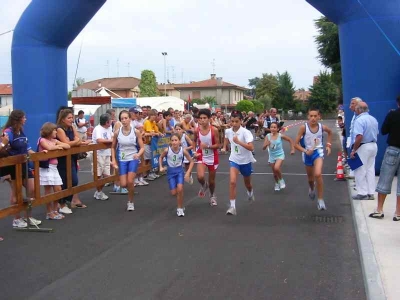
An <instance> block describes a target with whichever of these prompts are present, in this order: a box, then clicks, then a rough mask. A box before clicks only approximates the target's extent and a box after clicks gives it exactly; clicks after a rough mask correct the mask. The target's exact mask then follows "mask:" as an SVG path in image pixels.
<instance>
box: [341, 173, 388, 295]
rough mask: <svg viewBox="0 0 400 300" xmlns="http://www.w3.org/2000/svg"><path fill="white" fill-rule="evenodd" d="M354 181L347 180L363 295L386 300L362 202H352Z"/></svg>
mask: <svg viewBox="0 0 400 300" xmlns="http://www.w3.org/2000/svg"><path fill="white" fill-rule="evenodd" d="M353 184H354V180H347V187H348V190H349V198H350V203H351V211H352V215H353V222H354V227H355V230H356V233H357V244H358V249H359V252H360V257H361V267H362V272H363V277H364V285H365V293H366V295H367V299H368V300H386V299H387V298H386V294H385V289H384V287H383V281H382V277H381V272H380V268H379V265H378V262H377V260H376V256H375V251H374V246H373V244H372V240H371V236H370V234H369V230H368V225H367V220H366V214H365V212H364V210H363V207H362V200H360V201H358V200H357V201H354V200H353V199H352V198H351V196H352V192H351V191H352V187H351V186H352V185H353Z"/></svg>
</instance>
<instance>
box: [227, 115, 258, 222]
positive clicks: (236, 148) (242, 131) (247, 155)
mask: <svg viewBox="0 0 400 300" xmlns="http://www.w3.org/2000/svg"><path fill="white" fill-rule="evenodd" d="M242 118H243V117H242V114H241V112H240V111H237V110H234V111H233V112H232V114H231V126H232V127H231V128H229V129H227V130H226V131H225V140H224V147H223V148H222V150H221V151H222V152H226V147H227V145H228V142H230V144H231V155H230V156H229V164H230V169H229V174H230V183H229V198H230V207H229V209H228V211H227V212H226V214H227V215H236V205H235V202H236V182H237V177H238V175H239V173H240V174H242V175H243V180H244V185H245V186H246V189H247V196H248V200H249V202H251V201H254V193H253V186H252V184H251V173H252V172H253V167H252V163H253V162H255V161H256V160H255V159H254V156H253V154H252V151H254V145H253V139H254V138H253V134H252V133H251V132H250V131H249V130H247V129H246V128H243V127H242V126H241V125H242Z"/></svg>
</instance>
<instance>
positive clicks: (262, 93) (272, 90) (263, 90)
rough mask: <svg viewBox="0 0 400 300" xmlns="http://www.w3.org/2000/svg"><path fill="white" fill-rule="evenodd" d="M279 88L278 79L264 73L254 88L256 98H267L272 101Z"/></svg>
mask: <svg viewBox="0 0 400 300" xmlns="http://www.w3.org/2000/svg"><path fill="white" fill-rule="evenodd" d="M278 87H279V82H278V78H277V77H276V76H275V75H273V74H268V73H264V74H262V77H261V78H260V80H259V81H258V83H257V86H256V98H257V99H260V98H264V97H269V98H272V99H274V98H275V97H276V94H277V90H278Z"/></svg>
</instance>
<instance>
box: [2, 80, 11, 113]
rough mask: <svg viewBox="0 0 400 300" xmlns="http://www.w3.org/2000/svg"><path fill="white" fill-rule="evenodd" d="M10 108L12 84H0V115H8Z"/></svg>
mask: <svg viewBox="0 0 400 300" xmlns="http://www.w3.org/2000/svg"><path fill="white" fill-rule="evenodd" d="M12 110H13V96H12V84H10V83H7V84H0V115H2V116H8V115H9V114H10V112H11V111H12Z"/></svg>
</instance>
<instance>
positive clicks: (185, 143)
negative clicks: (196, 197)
mask: <svg viewBox="0 0 400 300" xmlns="http://www.w3.org/2000/svg"><path fill="white" fill-rule="evenodd" d="M174 130H175V132H176V133H178V135H179V136H180V137H181V145H182V147H183V149H185V150H186V151H187V152H188V153H189V155H190V157H192V156H193V148H194V145H193V141H192V140H191V139H190V137H189V136H188V134H187V133H185V132H184V130H183V128H182V125H181V124H180V123H178V124H176V125H175V128H174ZM183 163H184V164H185V170H186V171H187V170H188V167H189V163H190V162H189V161H188V160H187V158H186V157H184V159H183ZM189 183H190V184H193V176H192V175H190V182H189Z"/></svg>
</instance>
